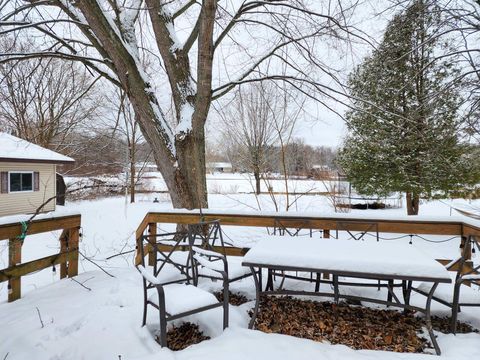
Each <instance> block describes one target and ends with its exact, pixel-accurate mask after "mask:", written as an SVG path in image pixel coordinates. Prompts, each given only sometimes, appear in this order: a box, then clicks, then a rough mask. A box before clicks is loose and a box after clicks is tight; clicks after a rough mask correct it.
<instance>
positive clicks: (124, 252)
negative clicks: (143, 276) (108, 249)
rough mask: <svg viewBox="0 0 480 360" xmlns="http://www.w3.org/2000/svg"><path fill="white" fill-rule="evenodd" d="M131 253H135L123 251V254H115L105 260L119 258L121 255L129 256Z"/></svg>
mask: <svg viewBox="0 0 480 360" xmlns="http://www.w3.org/2000/svg"><path fill="white" fill-rule="evenodd" d="M132 252H135V249H133V250H128V251H123V252H120V253H118V254H115V255H111V256H109V257H107V258H106V259H105V260H110V259H113V258H114V257H117V256H121V255H125V254H130V253H132Z"/></svg>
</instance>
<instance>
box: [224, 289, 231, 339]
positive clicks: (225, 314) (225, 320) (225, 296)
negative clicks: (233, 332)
mask: <svg viewBox="0 0 480 360" xmlns="http://www.w3.org/2000/svg"><path fill="white" fill-rule="evenodd" d="M229 296H230V295H229V293H228V287H224V288H223V330H225V329H226V328H227V327H228V322H229V319H228V310H229V301H230V299H229Z"/></svg>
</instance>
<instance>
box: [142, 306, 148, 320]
mask: <svg viewBox="0 0 480 360" xmlns="http://www.w3.org/2000/svg"><path fill="white" fill-rule="evenodd" d="M147 306H148V304H147V302H146V301H144V302H143V319H142V326H145V325H146V324H147Z"/></svg>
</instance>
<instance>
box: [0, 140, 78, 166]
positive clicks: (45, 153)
mask: <svg viewBox="0 0 480 360" xmlns="http://www.w3.org/2000/svg"><path fill="white" fill-rule="evenodd" d="M0 161H12V162H19V161H21V162H27V161H32V162H45V163H49V162H51V163H71V162H74V161H75V160H73V159H72V158H70V157H68V156H65V155H62V154H59V153H57V152H55V151H52V150H49V149H45V148H43V147H41V146H38V145H35V144H32V143H31V142H28V141H26V140H23V139H20V138H18V137H16V136H13V135H10V134H7V133H4V132H0Z"/></svg>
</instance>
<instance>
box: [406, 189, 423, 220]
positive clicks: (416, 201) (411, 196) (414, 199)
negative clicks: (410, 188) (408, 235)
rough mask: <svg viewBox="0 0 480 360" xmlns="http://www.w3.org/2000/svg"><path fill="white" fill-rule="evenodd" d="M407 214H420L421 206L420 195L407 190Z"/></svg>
mask: <svg viewBox="0 0 480 360" xmlns="http://www.w3.org/2000/svg"><path fill="white" fill-rule="evenodd" d="M406 197H407V215H418V208H419V206H420V196H419V195H418V194H415V193H411V192H407V196H406Z"/></svg>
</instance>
